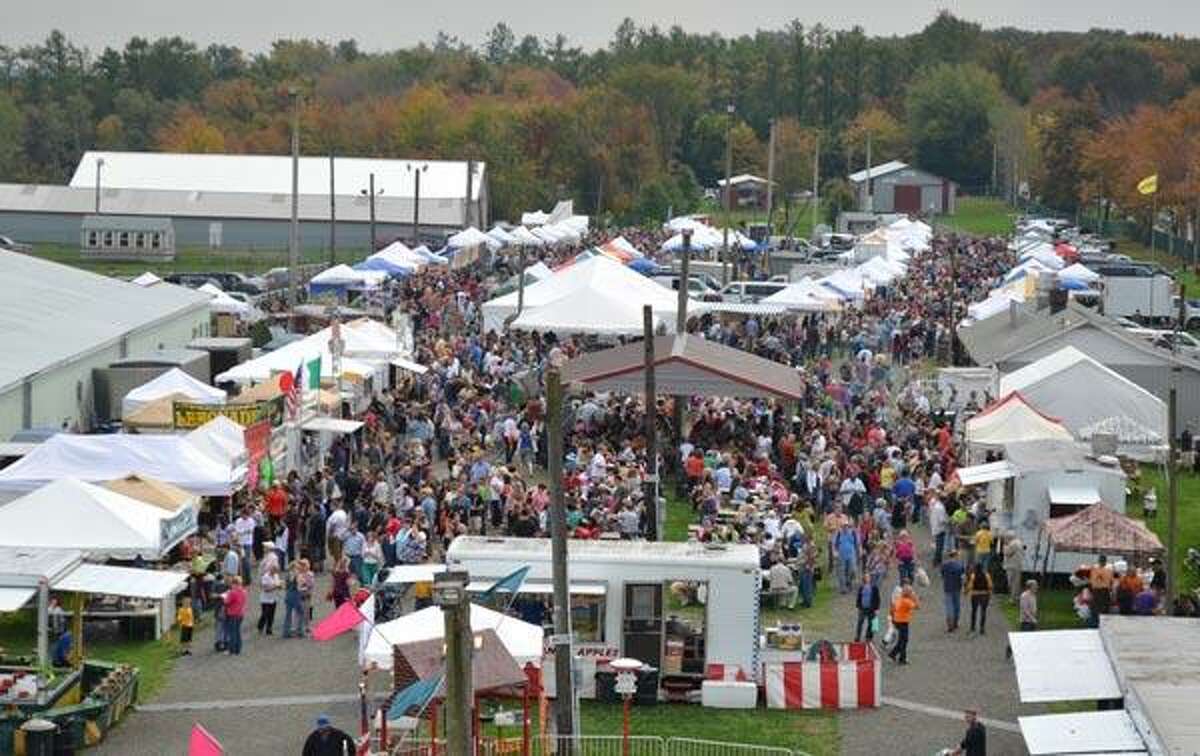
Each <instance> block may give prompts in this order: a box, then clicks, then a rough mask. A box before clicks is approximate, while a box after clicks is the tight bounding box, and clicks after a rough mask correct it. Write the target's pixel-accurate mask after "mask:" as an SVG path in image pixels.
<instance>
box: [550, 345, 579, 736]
mask: <svg viewBox="0 0 1200 756" xmlns="http://www.w3.org/2000/svg"><path fill="white" fill-rule="evenodd" d="M562 409H563V387H562V379H561V378H560V376H559V374H558V369H557V368H551V369H550V370H548V371H546V467H547V473H548V475H549V478H550V480H549V483H550V559H551V563H552V567H553V580H554V637H553V639H552V640H553V646H554V682H555V697H554V721H555V725H556V728H557V731H558V738H559V741H558V742H559V746H560V747H559V751H558V752H559V753H560V754H564V755H565V756H571V754H573V753H574V752H575V748H574V745H575V741H574V738H573V736H574V734H575V707H574V703H575V684H574V680H573V679H572V674H571V665H572V663H573V661H574V659H573V658H572V657H573V656H574V652H573V649H572V644H571V636H570V632H571V615H570V600H571V599H570V593H569V591H568V588H567V585H568V583H567V507H566V502H564V501H563V489H562V460H563V418H562Z"/></svg>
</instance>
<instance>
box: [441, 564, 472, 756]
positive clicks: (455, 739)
mask: <svg viewBox="0 0 1200 756" xmlns="http://www.w3.org/2000/svg"><path fill="white" fill-rule="evenodd" d="M467 583H468V580H467V578H466V573H462V572H443V573H439V574H438V575H436V576H435V577H434V591H435V598H436V597H437V596H438V595H439V594H438V592H439V591H440V590H443V589H444V587H446V586H450V587H454V586H457V587H458V589H459V591H460V597H459V599H458V600H457V601H456V602H454V603H441V607H442V616H443V619H444V623H445V630H444V632H445V636H444V637H445V639H446V643H445V646H446V753H448V754H450V756H472V754H474V753H475V748H474V745H475V744H474V737H473V735H474V733H473V727H472V716H473V715H472V710H473V707H472V706H471V703H472V700H473V699H474V693H473V691H472V690H471V688H472V679H471V666H472V662H471V656H472V650H473V646H474V644H473V642H472V636H471V602H470V599H469V598H468V597H467V595H466V593H467Z"/></svg>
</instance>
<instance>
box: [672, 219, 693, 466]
mask: <svg viewBox="0 0 1200 756" xmlns="http://www.w3.org/2000/svg"><path fill="white" fill-rule="evenodd" d="M691 263H692V230H691V229H690V228H686V229H684V230H683V259H682V260H681V261H680V276H679V292H678V295H679V303H678V305H677V306H676V308H675V333H677V334H683V333H687V307H688V284H689V283H691ZM686 403H687V397H686V396H683V395H677V396H676V397H675V407H674V410H673V411H672V412H671V421H672V422H671V424H672V426H673V427H674V428H675V444H676V448H678V444H681V443H683V411H684V404H686Z"/></svg>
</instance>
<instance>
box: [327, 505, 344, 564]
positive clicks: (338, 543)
mask: <svg viewBox="0 0 1200 756" xmlns="http://www.w3.org/2000/svg"><path fill="white" fill-rule="evenodd" d="M334 506H335V508H334V510H333V512H332V513H331V514H330V515H329V519H327V520H326V521H325V541H326V543H327V544H328V546H329V557H330V559H331V560H332V561H333V562H334V563H335V564H336V563H337V561H338V560H339V559H341V558H342V541H343V540H344V539H345V538H346V530H347V528H348V525H349V520H350V517H349V515H347V514H346V510H344V509H342V504H341V502H338V503H337V504H335V505H334Z"/></svg>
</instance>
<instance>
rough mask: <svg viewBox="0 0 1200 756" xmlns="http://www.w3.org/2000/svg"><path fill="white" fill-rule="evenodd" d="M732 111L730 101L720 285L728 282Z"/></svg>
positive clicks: (731, 197)
mask: <svg viewBox="0 0 1200 756" xmlns="http://www.w3.org/2000/svg"><path fill="white" fill-rule="evenodd" d="M733 111H734V108H733V103H732V102H731V103H729V104H728V105H726V106H725V114H726V115H727V116H728V118H727V119H726V120H725V195H724V199H725V236H724V239H723V241H722V242H721V284H722V285H726V284H728V283H729V224H730V223H731V222H732V220H733V186H732V185H731V184H730V183H729V181H730V178H731V175H730V174H732V173H733ZM684 283H685V284H686V282H684ZM681 285H683V284H681Z"/></svg>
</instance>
